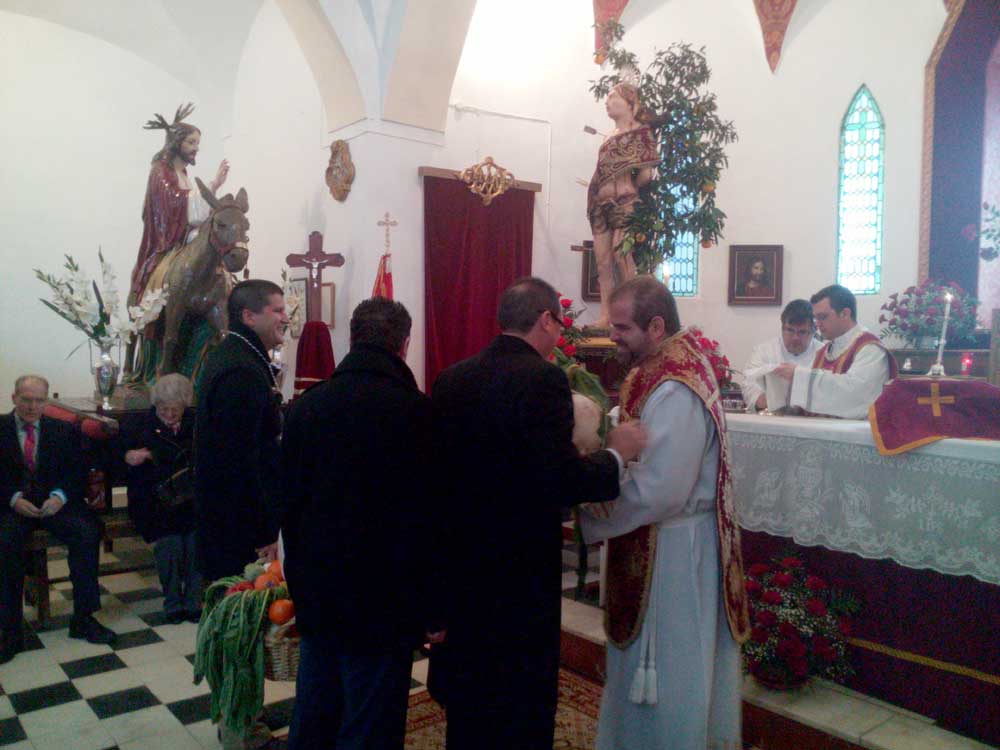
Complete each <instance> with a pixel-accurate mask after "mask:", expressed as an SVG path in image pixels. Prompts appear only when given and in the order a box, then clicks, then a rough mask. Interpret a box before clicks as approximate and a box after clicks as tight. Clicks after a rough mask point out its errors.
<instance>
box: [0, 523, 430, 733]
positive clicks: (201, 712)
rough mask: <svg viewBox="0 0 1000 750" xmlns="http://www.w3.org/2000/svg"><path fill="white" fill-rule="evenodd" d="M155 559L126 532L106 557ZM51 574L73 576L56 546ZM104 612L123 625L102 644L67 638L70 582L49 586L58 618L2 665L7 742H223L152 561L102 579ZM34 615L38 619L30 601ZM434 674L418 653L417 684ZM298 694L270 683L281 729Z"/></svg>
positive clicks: (106, 560)
mask: <svg viewBox="0 0 1000 750" xmlns="http://www.w3.org/2000/svg"><path fill="white" fill-rule="evenodd" d="M122 561H127V562H128V563H131V564H136V563H140V564H141V563H142V562H144V561H145V562H148V563H150V565H151V563H152V556H151V554H150V553H149V551H148V549H147V548H146V547H145V545H143V544H142V541H141V540H138V539H136V540H132V539H125V540H118V541H116V542H115V551H114V553H113V554H110V555H109V554H107V553H102V564H103V565H113V564H116V563H120V562H122ZM49 566H50V568H49V569H50V575H51V576H52V577H53V578H55V577H59V576H63V575H66V574H67V573H68V571H67V569H66V567H65V566H66V563H65V559H64V557H63V556H61V555H60V554H59V553H53V554H52V555H51V557H50V560H49ZM101 591H102V597H101V603H102V609H101V611H100V613H98V614H97V618H98V619H99V620H100V621H101V622H103V623H104V624H105V625H106V626H108V627H109V628H111V629H112V630H114V631H115V632H116V633H118V642H117V643H116V644H115V645H114V646H113V647H112V646H102V645H94V644H90V643H87V642H85V641H79V640H75V639H70V638H69V631H68V627H69V617H70V614H71V613H72V601H71V600H72V594H71V590H70V584H69V583H57V584H54V585H53V587H52V589H51V591H50V603H51V608H52V617H51V619H50V620H48V621H47V622H46V625H45V627H44V628H41V629H36V628H32V627H31V625H30V624H28V625H26V629H25V635H26V638H25V646H26V650H25V651H24V652H23V653H21V654H18V655H17V656H16V657H15V658H14V659H13V660H12V661H10V662H8V663H7V664H3V665H0V750H111V749H113V750H159V749H160V748H163V749H164V750H168V749H169V750H202V748H218V747H219V743H218V741H217V739H216V728H215V726H214V725H213V724H212V722H211V721H210V720H209V700H210V698H209V690H208V685H207V684H205V683H204V682H202V684H200V685H195V684H193V676H192V662H193V659H194V644H195V633H196V631H197V626H196V625H194V624H192V623H181V624H179V625H169V624H166V623H165V622H164V618H163V614H162V610H163V596H162V593H161V591H160V587H159V581H158V579H157V577H156V573H155V571H154V570H153V569H152V567H149V568H148V569H146V570H142V571H139V572H135V573H122V574H118V575H104V576H102V577H101ZM26 615H27V617H28V619H29V620H30V619H32V618H33V612H32V610H31V609H30V608H28V609H26ZM426 677H427V660H426V659H425V658H423V657H419V656H417V657H415V660H414V664H413V676H412V681H411V688H412V689H420V688H421V687H422V685H423V683H424V681H425V680H426ZM294 700H295V686H294V684H292V683H275V682H266V683H265V686H264V720H265V722H266V723H267V724H268V725H269V726H270V727H271V728H272V730H274V731H275V732H276V733H277V734H279V735H280V734H282V733H284V731H285V728H286V727H287V726H288V723H289V721H290V719H291V712H292V706H293V704H294Z"/></svg>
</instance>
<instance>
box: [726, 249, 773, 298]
mask: <svg viewBox="0 0 1000 750" xmlns="http://www.w3.org/2000/svg"><path fill="white" fill-rule="evenodd" d="M783 250H784V246H783V245H730V246H729V304H730V305H780V304H781V260H782V257H781V256H782V252H783Z"/></svg>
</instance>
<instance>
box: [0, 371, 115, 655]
mask: <svg viewBox="0 0 1000 750" xmlns="http://www.w3.org/2000/svg"><path fill="white" fill-rule="evenodd" d="M48 396H49V384H48V381H46V380H45V378H42V377H39V376H37V375H24V376H22V377H20V378H18V379H17V382H16V383H15V385H14V395H13V397H12V398H13V401H14V411H13V412H11V413H10V414H4V415H3V416H0V628H3V640H2V641H0V664H2V663H4V662H8V661H10V660H11V659H13V658H14V657H15V656H16V655H17V654H18V653H19V652H20V651H22V650H23V649H24V635H23V631H22V626H21V621H22V620H21V618H22V611H21V601H22V598H23V596H24V544H25V541H26V540H27V538H28V535H29V534H30V533H31V532H32V531H34V530H35V529H39V528H42V529H45V530H46V531H49V532H51V533H52V534H54V535H55V536H56V537H58V538H59V539H60V540H61V541H62V542H63V543H65V544H66V546H67V548H68V549H69V574H70V580H71V581H72V582H73V618H72V620H71V621H70V626H69V636H70V638H84V639H86V640H88V641H90V642H91V643H107V644H110V643H114V641H115V634H114V632H112V631H111V630H109V629H108V628H106V627H104V626H103V625H101V624H100V623H99V622H98V621H97V620H95V619H94V617H93V613H94V612H96V611H97V610H99V609H100V608H101V595H100V591H99V590H98V585H97V575H98V562H99V557H100V543H101V535H102V534H103V532H104V524H103V522H102V521H101V520H100V519H99V518H98V517H97V515H96V514H95V513H94V511H92V510H91V509H90V508H89V507H87V504H86V503H85V502H84V500H83V485H84V468H85V465H84V462H83V456H82V455H81V453H80V435H79V433H78V432H77V431H76V429H74V428H73V427H72V426H71V425H68V424H66V423H65V422H60V421H58V420H56V419H50V418H49V417H45V416H43V415H42V410H43V409H44V408H45V404H46V402H47V401H48Z"/></svg>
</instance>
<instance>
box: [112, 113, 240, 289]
mask: <svg viewBox="0 0 1000 750" xmlns="http://www.w3.org/2000/svg"><path fill="white" fill-rule="evenodd" d="M193 109H194V107H192V106H191V105H190V104H188V105H185V106H182V107H178V108H177V113H176V114H175V115H174V121H173V123H168V122H167V120H166V118H164V117H163V115H159V114H158V115H156V117H155V118H154V119H152V120H150V121H149V122H147V123H146V125H145V128H146V129H147V130H163V131H165V142H164V144H163V148H162V149H160V150H159V151H157V152H156V154H155V155H154V156H153V163H152V166H151V167H150V169H149V179H148V181H147V182H146V200H145V201H144V203H143V206H142V223H143V232H142V242H141V243H140V245H139V256H138V258H137V259H136V262H135V267H134V268H133V269H132V284H131V287H130V289H129V304H130V305H134V304H138V303H139V301H140V299H141V297H142V293H143V291H144V290H145V288H146V281H147V280H148V279H149V275H150V274H151V273H152V272H153V269H155V268H156V266H157V264H158V263H159V262H160V261H161V260H163V256H164V255H166V254H167V253H168V252H169V251H170V250H173V249H174V248H175V247H178V246H179V245H183V244H185V243H187V242H188V241H189V240H190V239H191V236H192V230H194V229H196V228H197V227H198V226H199V225H200V224H201V223H202V222H203V221H204V220H205V219H206V218H208V214H209V210H210V209H209V206H208V204H207V203H206V202H205V199H204V198H202V197H201V193H199V192H198V190H197V189H192V188H194V180H193V179H192V178H191V177H189V175H188V173H187V168H188V166H194V164H195V159H196V157H197V156H198V148H199V145H200V143H201V130H199V129H198V128H197V127H195V126H194V125H192V124H190V123H187V122H183V120H184V118H185V117H187V116H188V115H189V114H191V112H192V110H193ZM228 174H229V162H227V161H226V160H225V159H223V160H222V163H221V164H220V165H219V169H218V171H217V172H216V174H215V178H214V179H213V180H212V181H211V182H210V183H209V189H210V190H211V191H212V193H213V194H215V192H216V191H217V190H218V189H219V188H220V187H222V184H223V183H224V182H225V181H226V176H227V175H228Z"/></svg>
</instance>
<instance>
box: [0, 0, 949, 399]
mask: <svg viewBox="0 0 1000 750" xmlns="http://www.w3.org/2000/svg"><path fill="white" fill-rule="evenodd" d="M940 6H941V4H940V3H939V2H938V1H937V0H881V2H879V3H868V2H865V0H837V2H835V3H834V2H829V1H825V2H824V0H813V1H812V2H807V1H803V2H800V8H799V10H797V11H796V17H795V20H794V21H793V24H792V28H791V29H790V33H789V38H788V39H787V40H786V45H785V49H784V53H783V58H782V62H781V65H780V66H779V68H778V72H777V74H776V75H775V74H772V73H771V72H770V70H769V68H768V67H767V63H766V61H765V59H764V55H763V49H762V42H761V38H760V29H759V26H758V24H757V21H756V17H755V16H754V13H753V9H752V4H750V3H745V2H742V0H705V1H704V2H701V1H699V0H669V1H668V2H661V0H632V3H631V4H630V6H629V8H628V9H627V11H626V13H625V16H624V18H623V22H624V23H625V24H626V26H630V27H631V26H634V28H632V30H631V31H630V33H629V36H628V37H627V39H626V42H627V45H628V46H629V48H630V49H633V50H634V51H636V52H637V53H639V55H640V57H641V59H642V61H643V62H645V61H648V60H649V59H650V57H651V55H652V49H653V47H654V46H666V45H667V44H669V43H670V42H671V41H674V40H683V41H689V42H692V43H694V44H696V45H701V44H704V45H706V47H707V52H708V55H709V61H710V63H711V65H712V67H713V70H714V77H713V81H712V84H711V86H712V89H713V90H714V91H715V92H716V93H717V94H718V96H719V103H720V107H721V109H722V114H723V115H724V116H725V117H728V118H731V119H733V120H734V121H735V123H736V127H737V130H738V132H739V134H740V142H739V143H738V144H735V145H734V146H733V147H732V148H731V150H730V152H729V154H730V160H731V165H730V169H729V170H728V171H727V172H726V173H725V175H724V177H723V179H722V181H721V182H720V185H719V204H720V206H721V207H722V208H723V210H725V211H726V212H727V213H728V214H729V217H730V218H729V222H728V225H727V230H726V237H725V239H724V240H723V246H721V247H719V248H714V249H711V250H708V251H704V252H703V256H702V261H701V264H700V266H701V278H700V288H701V293H700V296H699V297H698V298H697V299H691V300H682V301H681V303H680V306H681V315H682V318H683V320H684V321H685V322H689V323H694V322H698V323H700V324H702V325H703V326H704V327H705V328H706V330H707V331H708V332H710V333H711V334H712V335H715V336H717V337H718V338H719V339H720V340H721V341H722V343H723V345H724V348H725V349H726V351H727V353H728V354H729V355H730V358H731V359H732V360H733V361H734V362H735V363H739V362H741V361H743V360H744V359H745V358H746V356H747V354H748V353H749V349H750V347H751V346H752V345H753V344H754V343H755V342H756V341H757V340H759V339H761V338H763V337H765V336H770V335H772V334H773V333H774V332H775V331H776V328H777V312H778V311H777V310H776V309H774V308H759V309H754V308H730V307H728V306H727V305H726V267H727V259H728V244H730V243H736V244H748V243H781V244H783V245H784V246H785V253H786V260H785V287H784V296H785V299H786V300H788V299H791V298H792V297H794V296H808V295H809V294H811V293H812V292H814V291H815V290H816V289H818V288H819V287H821V286H823V285H825V284H827V283H830V282H832V280H833V273H834V268H835V255H834V254H835V247H834V245H835V233H836V184H837V164H838V142H837V136H838V127H839V123H840V119H841V117H842V115H843V113H844V111H845V110H846V107H847V105H848V103H849V101H850V99H851V97H852V96H853V94H854V92H855V90H856V89H857V87H858V86H859V85H860V84H861V83H866V84H867V85H868V86H869V88H870V89H871V90H872V92H873V93H874V95H875V97H876V99H877V101H878V103H879V105H880V107H881V108H882V112H883V114H884V116H885V119H886V128H887V132H886V155H887V173H886V205H885V244H884V248H885V256H884V261H883V290H884V293H883V294H881V295H878V296H875V297H870V298H863V299H862V300H861V310H860V312H861V315H860V317H861V320H862V322H864V323H866V324H868V325H869V326H872V327H877V325H876V319H877V316H878V306H879V304H881V302H882V300H883V299H884V297H885V296H886V295H887V294H888V293H891V292H892V291H895V290H897V289H899V288H902V287H905V286H906V285H908V284H910V283H913V282H914V281H915V279H916V263H917V251H916V246H917V217H918V213H919V211H918V205H919V169H920V166H919V164H920V139H921V126H920V121H921V115H922V92H923V66H924V63H925V61H926V59H927V56H928V54H929V52H930V50H931V48H932V46H933V43H934V40H935V38H936V36H937V33H938V30H939V29H940V26H941V23H942V22H943V19H944V11H943V8H942V7H940ZM590 13H591V10H590V4H589V3H580V2H578V1H577V0H548V1H547V2H546V3H538V2H534V1H531V0H479V2H478V3H477V6H476V11H475V14H474V16H473V19H472V22H471V25H470V29H469V34H468V40H467V43H466V47H465V50H464V53H463V56H462V60H461V62H460V64H459V68H458V71H457V74H456V77H455V84H454V87H453V91H452V96H451V101H452V102H453V103H455V102H460V103H461V104H462V105H464V106H472V107H475V108H478V110H479V111H476V112H472V111H467V110H456V109H454V108H453V109H450V110H449V113H448V121H447V126H446V131H445V133H444V135H441V134H436V133H431V132H429V131H421V130H418V129H415V128H406V127H402V126H396V125H392V124H388V123H381V122H378V121H373V120H368V121H364V122H362V123H359V124H357V125H356V126H350V127H348V128H346V129H344V130H342V131H338V132H335V133H329V132H327V131H326V127H327V126H326V123H325V118H324V113H323V106H322V101H321V98H320V96H319V93H318V90H317V88H316V84H315V82H314V80H313V78H312V75H311V73H310V71H309V68H308V65H307V64H306V61H305V59H304V58H303V56H302V54H301V52H300V50H299V49H298V48H297V44H296V43H295V41H294V37H293V35H292V34H291V32H290V31H289V30H288V27H287V24H286V23H285V21H284V19H283V18H282V14H281V13H280V11H279V10H278V9H277V8H276V6H275V4H274V3H273V2H271V1H269V2H265V3H264V4H263V5H262V7H261V10H260V12H259V14H258V16H257V18H256V19H255V22H254V24H253V26H252V28H251V31H250V34H249V37H248V39H247V42H246V45H245V48H244V51H243V57H242V60H241V63H240V68H239V74H238V76H237V83H236V90H235V92H234V94H233V98H232V101H231V102H226V103H225V105H218V104H215V103H214V102H205V103H202V102H201V101H200V97H201V96H203V93H202V92H201V91H199V90H198V88H197V87H196V86H195V85H191V84H186V83H184V82H181V81H177V80H176V79H174V78H171V77H170V76H169V75H167V74H165V73H164V72H163V71H161V70H159V69H157V68H154V67H152V66H150V65H149V64H147V63H143V62H142V61H141V60H139V59H138V58H136V57H134V56H133V55H131V54H129V53H126V52H123V51H121V50H120V49H118V48H115V47H113V46H111V45H109V44H106V43H104V42H99V41H97V40H95V39H94V38H92V37H89V36H86V35H84V34H80V33H77V32H72V31H67V30H66V29H64V28H62V27H59V26H56V25H53V24H50V23H46V22H42V21H37V20H32V19H28V18H25V17H23V16H19V15H14V14H7V13H3V14H0V84H2V85H0V92H2V93H0V111H2V114H3V115H4V116H3V117H2V118H0V137H3V138H4V142H5V143H7V144H10V145H9V152H8V164H6V165H5V168H4V169H3V170H0V206H3V208H2V209H0V232H2V234H0V236H2V237H3V238H4V241H3V242H2V243H0V270H2V277H0V292H2V293H0V305H2V308H0V352H2V354H0V382H10V381H11V380H12V379H13V377H14V376H16V374H17V373H19V372H23V371H26V370H37V371H42V372H45V373H47V374H49V375H50V376H52V378H53V383H54V386H55V390H59V391H60V392H62V393H64V394H71V395H81V394H83V393H85V392H87V390H88V389H89V387H90V385H89V379H88V377H87V375H86V366H85V362H84V359H85V357H84V356H83V355H82V354H80V353H78V354H77V355H75V357H74V358H73V359H71V360H70V362H69V363H64V361H63V357H64V356H65V353H66V352H68V351H69V350H70V349H71V348H72V347H73V346H74V345H75V344H76V343H78V341H79V340H80V337H79V336H76V335H75V334H74V333H73V332H72V331H71V330H70V328H69V327H68V325H67V324H66V323H64V322H63V321H61V320H59V319H58V318H56V316H55V315H53V314H52V313H51V312H49V311H47V310H46V309H45V308H43V307H42V306H41V304H40V303H38V302H37V297H39V296H41V295H42V294H43V292H44V289H43V287H42V286H41V285H40V284H39V283H38V282H37V281H35V280H34V279H33V276H32V274H31V271H30V268H31V267H32V266H36V265H37V266H39V267H43V268H45V269H49V270H55V269H56V268H57V266H58V265H59V262H60V259H61V255H62V253H63V252H72V253H74V255H76V256H77V257H78V258H80V259H81V260H83V261H84V262H85V264H86V265H87V266H88V267H89V268H93V269H96V265H97V263H96V248H97V245H98V244H101V245H103V247H104V248H105V252H106V254H107V255H108V257H109V258H110V259H111V260H112V261H113V262H114V264H115V266H116V267H117V268H118V269H119V275H120V277H122V278H123V279H124V277H126V276H127V274H128V272H129V271H130V270H131V267H132V263H133V262H134V258H135V250H136V248H137V246H138V242H139V238H140V236H141V230H142V226H141V221H140V215H139V214H140V208H141V202H142V196H143V190H144V185H145V179H146V173H147V170H148V162H149V158H150V156H151V155H152V153H153V151H155V149H156V148H157V146H158V145H159V143H160V139H159V136H155V135H153V134H150V133H147V132H145V131H143V130H141V124H142V123H143V122H145V120H146V119H147V118H148V117H149V116H150V115H151V114H152V112H154V111H161V112H163V111H167V110H170V111H172V108H173V107H175V106H176V104H177V103H178V102H180V101H188V100H192V101H195V102H196V103H198V104H199V110H198V113H207V114H206V117H207V118H208V119H205V117H199V116H198V115H197V113H196V116H195V117H193V118H192V119H193V121H195V122H196V123H197V124H198V125H199V126H201V127H202V129H203V131H204V138H203V149H202V153H201V154H200V157H199V165H198V167H197V169H196V173H197V174H200V175H202V176H206V175H210V173H211V170H213V169H214V167H215V165H216V164H217V163H218V160H219V159H220V158H221V157H222V156H223V155H225V156H226V157H227V158H229V159H230V161H231V162H232V171H231V173H230V181H229V183H228V185H227V188H229V189H235V188H238V187H240V186H243V187H246V188H247V191H248V193H249V198H250V206H251V209H250V222H251V227H250V239H251V266H250V267H251V271H252V273H253V275H254V276H262V277H267V278H273V279H277V278H278V277H279V273H280V269H281V267H282V265H283V260H284V257H285V255H286V254H287V253H288V252H289V251H292V250H294V251H303V250H305V248H306V237H307V235H308V233H309V232H310V231H312V230H314V229H319V230H321V231H323V232H324V235H325V237H326V249H327V250H328V251H329V250H336V251H339V252H343V253H344V254H345V256H346V258H347V263H346V265H345V266H344V267H343V268H341V269H335V270H332V271H329V270H328V271H327V272H326V273H325V274H324V277H325V278H326V279H328V280H332V281H334V282H335V283H336V284H337V311H336V312H337V328H336V330H335V331H334V334H333V341H334V351H335V355H336V357H337V359H338V361H339V360H340V359H341V358H343V356H344V354H345V353H346V351H347V340H348V331H347V322H348V319H349V316H350V311H351V310H352V309H353V307H354V305H356V304H357V302H359V301H360V300H362V299H364V298H366V297H367V296H368V295H369V294H370V292H371V287H372V283H373V281H374V276H375V269H376V266H377V263H378V258H379V256H380V254H381V252H382V241H383V231H382V229H381V228H379V227H378V226H376V222H377V221H378V220H379V219H380V218H381V216H382V214H383V213H384V212H385V211H390V212H391V213H392V215H393V217H394V218H396V219H397V220H398V221H399V222H400V224H399V226H398V227H397V228H396V229H394V230H393V264H394V265H393V274H394V281H395V287H396V296H397V298H398V299H400V300H401V301H402V302H403V303H404V304H406V305H407V307H408V308H409V309H410V311H411V313H412V314H413V318H414V331H413V333H414V340H413V343H412V345H411V351H410V355H409V357H408V360H409V363H410V365H411V367H412V368H413V369H414V372H415V373H416V374H417V376H418V380H422V377H423V367H424V365H423V357H424V345H423V326H424V310H423V221H422V215H423V195H422V191H421V186H420V181H419V180H418V178H417V175H416V171H417V167H419V166H420V165H422V164H429V165H433V166H440V167H451V168H456V169H458V168H462V167H465V166H468V165H469V164H472V163H473V162H475V161H477V160H479V159H481V158H482V157H484V156H486V155H491V156H493V157H494V158H495V159H496V160H497V161H498V162H499V163H501V164H503V165H504V166H507V167H508V168H509V169H511V170H512V171H513V172H514V173H515V174H516V175H517V176H518V177H519V178H521V179H525V180H531V181H537V182H541V183H543V185H544V186H545V187H544V190H543V192H542V193H540V194H539V195H538V196H536V212H535V249H534V261H533V266H534V270H535V272H536V273H537V274H539V275H541V276H544V277H545V278H548V279H549V280H550V281H552V282H553V283H554V284H555V285H556V286H557V287H558V288H559V289H560V291H562V292H564V293H565V294H568V295H570V296H573V297H574V298H575V297H576V296H577V295H578V294H579V286H580V258H579V256H578V255H577V254H575V253H572V252H570V251H569V249H568V248H569V246H570V245H571V244H575V243H577V242H579V241H580V240H582V239H585V238H586V237H588V236H589V227H588V225H587V221H586V218H585V216H584V205H585V199H586V188H585V187H583V186H580V185H577V184H576V183H575V180H576V179H577V178H581V179H583V180H584V181H586V180H588V179H589V177H590V174H591V172H592V170H593V165H594V159H595V156H596V152H597V148H598V145H599V139H598V138H597V137H595V136H589V135H586V134H585V133H583V131H582V127H583V125H584V124H591V125H593V126H595V127H597V128H598V129H602V130H603V129H607V128H608V126H609V121H608V120H607V119H606V117H605V115H604V111H603V107H602V106H601V104H599V103H597V102H595V101H594V100H593V98H592V97H591V96H590V94H589V93H588V90H587V88H588V81H589V80H590V79H592V78H594V77H596V76H597V75H598V74H599V69H598V68H597V67H596V66H595V65H593V63H592V62H591V53H592V44H593V33H592V30H591V28H590V26H591V23H592V19H591V16H590ZM526 18H530V19H531V23H524V19H526ZM337 33H338V35H340V36H341V38H343V35H344V34H352V33H365V34H368V33H370V32H369V31H368V29H367V28H364V27H362V28H358V29H347V30H342V29H338V30H337ZM360 78H361V80H362V81H364V80H367V79H366V77H365V76H363V75H362V76H360ZM362 85H363V87H364V84H362ZM364 95H365V97H366V100H367V99H369V98H370V97H371V95H372V92H369V91H367V90H366V91H365V92H364ZM230 108H231V112H230ZM482 110H489V111H492V112H498V113H502V114H499V115H498V114H489V113H486V112H483V111H482ZM213 111H216V112H223V113H224V114H222V115H218V116H213V115H212V112H213ZM230 114H231V117H232V119H231V121H232V122H233V123H234V125H233V128H232V131H231V132H220V130H219V128H218V127H215V125H216V120H222V121H226V118H227V117H228V116H229V115H230ZM337 137H345V138H348V139H349V140H350V143H351V149H352V152H353V155H354V161H355V164H356V166H357V178H356V180H355V183H354V189H353V191H352V193H351V196H350V198H349V199H348V201H347V203H345V204H340V203H336V202H335V201H333V200H332V198H330V196H329V193H328V192H327V191H326V187H325V185H324V183H323V172H324V169H325V164H326V160H327V156H328V151H327V146H328V144H329V142H330V141H331V140H333V139H334V138H337ZM123 283H124V282H123ZM454 304H455V309H456V314H460V312H461V310H462V300H455V301H454ZM592 314H593V312H592V311H590V312H588V317H590V316H592ZM586 319H587V318H585V320H586ZM26 332H30V335H29V334H26ZM38 342H44V343H43V344H39V343H38ZM293 350H294V346H293V347H290V351H289V354H288V357H287V359H288V360H293V359H294V351H293Z"/></svg>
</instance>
